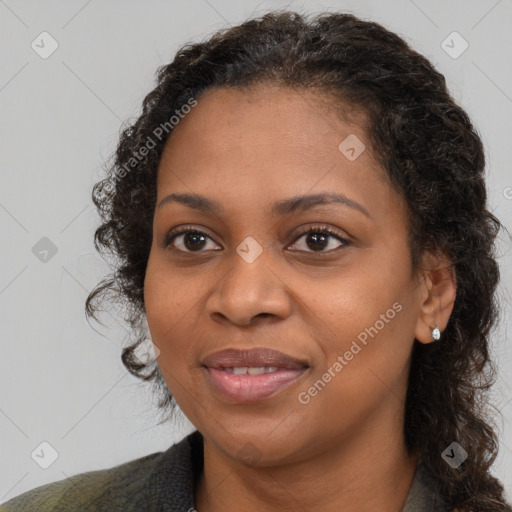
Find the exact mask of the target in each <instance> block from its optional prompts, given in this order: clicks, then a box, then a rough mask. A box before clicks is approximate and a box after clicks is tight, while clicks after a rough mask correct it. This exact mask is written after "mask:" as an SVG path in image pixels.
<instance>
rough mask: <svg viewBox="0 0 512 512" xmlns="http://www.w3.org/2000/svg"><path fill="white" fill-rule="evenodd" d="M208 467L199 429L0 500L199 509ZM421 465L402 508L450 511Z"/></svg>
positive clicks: (68, 506) (117, 510)
mask: <svg viewBox="0 0 512 512" xmlns="http://www.w3.org/2000/svg"><path fill="white" fill-rule="evenodd" d="M202 468H203V438H202V435H201V434H200V433H199V432H198V431H197V430H196V431H194V432H193V433H192V434H189V435H188V436H187V437H185V438H184V439H183V440H182V441H180V442H178V443H176V444H174V445H172V446H171V447H170V448H169V449H168V450H166V451H165V452H156V453H152V454H150V455H146V456H144V457H141V458H139V459H135V460H131V461H129V462H125V463H124V464H121V465H119V466H115V467H112V468H109V469H102V470H97V471H89V472H87V473H80V474H78V475H75V476H72V477H69V478H66V479H64V480H60V481H58V482H53V483H50V484H46V485H42V486H40V487H36V488H35V489H32V490H30V491H27V492H25V493H23V494H21V495H19V496H16V497H15V498H12V499H10V500H9V501H7V502H6V503H3V504H2V505H0V512H195V502H194V484H195V482H196V481H197V479H198V477H199V475H200V473H201V471H202ZM432 489H433V487H432V485H431V484H429V479H428V478H427V475H426V472H425V471H424V469H423V468H422V467H421V466H418V467H417V468H416V471H415V474H414V480H413V483H412V485H411V488H410V490H409V494H408V496H407V500H406V502H405V505H404V507H403V508H402V510H401V511H397V512H448V509H447V508H445V506H444V505H443V503H442V500H440V499H439V498H438V497H437V495H436V493H434V492H433V491H432Z"/></svg>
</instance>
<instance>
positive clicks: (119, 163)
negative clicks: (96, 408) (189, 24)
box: [86, 11, 512, 512]
mask: <svg viewBox="0 0 512 512" xmlns="http://www.w3.org/2000/svg"><path fill="white" fill-rule="evenodd" d="M156 76H157V85H156V87H155V88H154V89H153V90H152V91H151V92H150V93H149V94H148V95H147V96H146V97H145V98H144V100H143V105H142V107H143V108H142V112H141V114H140V116H139V117H138V118H137V119H136V120H135V121H134V122H133V123H132V124H130V125H129V126H123V128H122V130H121V135H120V141H119V144H118V146H117V149H116V151H115V153H114V154H113V155H112V157H111V159H110V161H109V162H108V163H107V165H106V166H105V171H106V177H105V178H104V179H102V180H101V181H99V182H98V183H96V184H95V186H94V188H93V192H92V199H93V202H94V204H95V205H96V207H97V209H98V212H99V215H100V217H101V222H102V223H101V224H100V226H99V227H98V228H97V230H96V232H95V236H94V243H95V247H96V249H97V250H98V251H99V252H100V253H101V254H103V255H106V254H107V253H110V254H111V255H112V256H114V263H113V265H112V272H111V273H110V274H109V275H108V276H106V277H105V278H104V279H103V280H102V281H101V282H100V283H99V284H98V285H97V286H96V288H95V289H94V290H93V291H92V292H91V293H90V294H89V296H88V297H87V301H86V315H87V317H88V318H89V317H93V318H95V319H96V320H97V321H99V320H98V317H97V313H98V312H99V311H100V309H101V304H102V303H113V302H115V303H117V304H118V305H121V306H122V307H123V308H124V319H125V321H126V322H127V323H129V324H130V327H131V329H130V335H129V336H130V337H132V336H133V338H134V339H132V340H130V341H131V343H130V344H129V346H126V347H125V348H123V351H122V356H121V358H122V361H123V364H124V365H125V366H126V368H127V369H128V371H129V372H130V373H132V374H133V375H135V376H137V377H139V378H141V379H143V380H145V381H148V382H152V383H153V384H155V385H156V387H157V388H158V390H159V391H160V392H162V396H161V398H160V401H159V403H158V409H162V410H165V411H167V412H169V411H170V413H171V416H172V412H173V411H174V408H175V406H176V403H175V401H174V399H173V397H172V396H171V395H170V393H169V390H168V389H167V386H166V385H165V382H164V379H163V378H162V374H161V373H160V370H159V368H158V365H157V364H156V363H155V362H153V363H145V362H144V361H142V360H141V359H140V358H139V357H138V356H137V353H136V351H137V349H138V347H139V346H140V344H141V343H143V342H144V340H145V339H146V338H147V337H148V332H147V324H146V323H145V320H146V318H145V306H144V290H143V288H144V277H145V271H146V266H147V262H148V257H149V252H150V247H151V242H152V221H153V214H154V208H155V202H156V176H157V168H158V164H159V161H160V157H161V154H162V151H163V148H164V145H165V143H166V140H167V139H168V137H169V135H170V134H171V133H172V130H173V129H174V126H175V124H174V123H177V122H178V121H179V118H181V117H182V116H183V115H185V113H186V112H187V110H186V109H185V107H184V106H185V105H191V104H192V103H191V102H193V101H197V99H199V98H200V96H201V94H202V93H203V92H205V91H206V90H208V89H211V88H213V87H222V86H226V87H238V88H243V87H245V86H251V85H255V84H265V83H273V84H280V85H282V86H284V87H290V88H294V89H295V90H297V91H300V90H304V91H305V90H308V89H309V90H311V89H314V90H316V91H319V92H324V93H325V94H327V95H329V97H331V98H332V97H334V98H335V99H337V100H338V102H339V103H338V105H339V107H340V111H341V109H342V108H343V106H347V105H348V106H350V107H354V108H359V109H360V110H362V111H364V112H366V113H367V114H368V115H367V126H365V128H366V130H367V132H368V134H369V137H370V142H371V144H372V147H373V149H374V150H375V153H376V155H377V157H378V158H379V159H380V163H381V165H382V167H383V168H384V169H385V170H386V172H387V175H388V176H389V179H390V183H391V184H392V186H393V187H395V188H396V190H397V191H398V192H399V193H400V194H401V195H402V196H403V197H404V198H405V200H406V204H407V207H408V222H409V227H410V229H409V232H410V237H409V244H410V248H411V258H412V262H413V268H415V269H416V268H418V265H419V264H420V263H419V262H420V256H421V254H422V253H423V251H426V250H431V251H434V252H436V251H437V252H442V253H444V254H446V255H447V256H448V257H449V258H450V260H451V262H452V267H453V270H454V272H455V275H456V280H457V297H456V301H455V305H454V308H453V312H452V314H451V317H450V321H449V323H448V326H447V328H446V330H445V332H444V333H443V337H442V341H440V342H437V343H430V344H421V343H419V342H418V341H417V340H415V341H414V346H413V351H412V362H411V368H410V374H409V382H408V390H407V396H406V408H405V424H404V436H405V440H406V443H407V447H408V449H409V451H410V453H418V454H420V462H422V463H423V464H424V465H425V466H426V468H427V470H428V473H429V474H430V475H431V476H432V479H433V480H432V482H433V484H434V486H435V487H436V488H437V491H438V492H439V493H440V494H441V496H442V498H443V499H444V500H445V502H446V504H447V506H448V507H449V509H450V510H458V511H465V512H466V511H467V512H469V511H473V512H484V511H489V512H491V511H511V510H512V508H511V507H510V506H509V505H508V504H507V503H506V502H505V498H504V495H503V494H504V490H503V486H502V485H501V484H500V482H499V481H498V480H497V479H496V478H494V477H493V476H492V475H491V474H490V472H489V469H490V467H491V465H492V464H493V462H494V460H495V458H496V456H497V452H498V446H499V445H498V438H497V434H496V433H495V431H494V428H493V426H492V425H493V419H492V415H494V414H497V413H498V411H497V409H496V408H493V409H492V411H491V410H490V409H489V408H488V404H487V398H486V393H487V392H488V389H489V388H490V386H491V385H492V384H494V381H495V374H496V368H495V366H494V365H493V363H492V361H491V360H490V356H489V335H490V332H491V329H492V328H493V327H494V324H495V323H496V321H497V317H498V311H499V310H498V304H497V301H496V297H495V292H496V287H497V284H498V281H499V268H498V265H497V262H496V259H495V257H496V256H495V238H496V236H497V234H498V233H499V230H500V228H501V227H502V225H501V223H500V222H499V220H498V219H497V218H495V217H494V216H493V215H492V214H491V213H490V212H489V211H488V210H487V207H486V201H487V197H486V188H485V183H484V167H485V159H484V151H483V146H482V142H481V140H480V138H479V136H478V134H477V131H476V130H475V128H474V127H473V125H472V123H471V121H470V119H469V117H468V115H467V114H466V113H465V112H464V110H462V108H461V107H459V106H458V105H457V104H456V103H455V102H454V100H453V99H452V97H451V96H450V94H449V92H448V90H447V87H446V82H445V78H444V77H443V75H442V74H440V73H439V72H438V71H436V70H435V69H434V67H433V66H432V64H431V63H430V62H429V61H428V60H427V59H426V58H425V57H423V56H422V55H420V54H418V53H417V52H415V51H414V50H412V49H411V48H410V46H409V45H408V44H407V43H406V42H405V41H404V40H403V39H401V38H400V37H399V36H398V35H396V34H394V33H392V32H389V31H388V30H386V29H385V28H384V27H382V26H381V25H379V24H377V23H374V22H368V21H363V20H361V19H359V18H357V17H355V16H353V15H349V14H342V13H333V14H326V13H324V14H321V15H317V16H315V17H314V18H309V19H308V17H307V16H306V15H304V14H298V13H296V12H289V11H273V12H269V13H267V14H265V15H263V16H261V17H259V18H255V19H250V20H247V21H246V22H244V23H242V24H241V25H239V26H234V27H230V28H227V29H223V30H220V31H218V32H216V33H215V34H214V35H213V36H211V37H210V38H208V39H206V40H205V41H203V42H201V43H196V44H186V45H184V46H183V47H182V48H181V49H180V50H179V51H178V52H177V54H176V55H175V57H174V60H173V61H172V62H171V63H170V64H167V65H163V66H161V67H160V68H158V70H157V73H156ZM189 110H190V109H189ZM173 118H175V120H174V121H172V119H173ZM170 120H171V121H170ZM144 147H145V148H146V149H145V150H143V149H142V148H144ZM454 441H456V442H457V443H459V444H460V445H461V446H462V447H465V448H466V450H467V451H468V452H470V453H469V457H468V458H467V459H466V460H465V461H464V462H463V463H462V464H461V465H460V466H459V467H458V468H457V469H453V468H452V467H451V466H449V465H448V464H447V463H446V462H445V460H443V458H442V456H441V454H442V453H443V451H444V450H445V449H446V447H447V446H448V445H450V444H451V443H452V442H454Z"/></svg>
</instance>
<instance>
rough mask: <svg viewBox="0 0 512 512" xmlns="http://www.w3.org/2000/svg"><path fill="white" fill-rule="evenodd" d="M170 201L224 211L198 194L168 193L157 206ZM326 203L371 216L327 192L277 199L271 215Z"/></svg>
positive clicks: (351, 201)
mask: <svg viewBox="0 0 512 512" xmlns="http://www.w3.org/2000/svg"><path fill="white" fill-rule="evenodd" d="M172 202H177V203H180V204H183V205H185V206H188V207H189V208H193V209H194V210H199V211H201V212H204V213H211V214H214V215H221V214H222V213H223V212H224V208H223V207H222V205H221V204H220V203H219V202H217V201H215V200H213V199H209V198H207V197H205V196H202V195H199V194H169V195H168V196H165V197H164V198H163V199H162V200H161V201H160V203H159V204H158V206H157V208H162V207H163V206H164V205H166V204H169V203H172ZM326 204H342V205H344V206H348V207H349V208H352V209H354V210H357V211H359V212H361V213H363V214H364V215H366V216H367V217H368V218H370V219H371V218H372V216H371V215H370V213H369V212H368V210H367V209H366V208H365V207H364V206H362V205H361V204H359V203H357V202H356V201H353V200H352V199H349V198H348V197H347V196H345V195H343V194H335V193H328V192H326V193H322V194H310V195H304V196H296V197H291V198H289V199H284V200H282V201H278V202H277V203H274V205H273V207H272V210H271V213H272V214H273V215H279V216H285V215H290V214H292V213H298V212H304V211H307V210H310V209H312V208H314V207H315V206H320V205H326Z"/></svg>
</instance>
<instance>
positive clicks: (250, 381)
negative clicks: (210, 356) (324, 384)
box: [206, 368, 307, 402]
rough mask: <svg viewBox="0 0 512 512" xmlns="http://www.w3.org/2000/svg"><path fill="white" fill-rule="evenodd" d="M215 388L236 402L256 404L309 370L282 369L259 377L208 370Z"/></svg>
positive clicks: (214, 369) (213, 369) (215, 369)
mask: <svg viewBox="0 0 512 512" xmlns="http://www.w3.org/2000/svg"><path fill="white" fill-rule="evenodd" d="M206 370H207V371H208V375H209V377H210V379H209V380H210V382H211V383H212V384H213V387H214V388H215V389H216V390H217V391H218V392H219V393H220V394H221V395H222V396H223V397H225V398H228V399H229V400H233V401H235V402H256V401H258V400H263V399H264V398H269V397H270V396H274V395H275V394H277V393H278V392H280V391H282V390H283V389H284V388H286V387H288V386H290V385H291V384H292V383H293V382H295V381H297V380H298V379H299V378H300V377H301V376H302V375H303V374H304V372H305V371H306V370H307V368H300V369H297V370H288V369H282V370H277V371H275V372H272V373H262V374H259V375H234V374H232V373H228V372H227V371H225V370H221V369H219V368H206Z"/></svg>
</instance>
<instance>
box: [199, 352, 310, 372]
mask: <svg viewBox="0 0 512 512" xmlns="http://www.w3.org/2000/svg"><path fill="white" fill-rule="evenodd" d="M201 362H202V364H203V366H207V367H209V368H239V367H244V366H254V367H261V366H274V367H277V368H287V369H298V368H305V367H307V366H308V364H307V363H306V362H305V361H302V360H300V359H297V358H295V357H292V356H289V355H287V354H284V353H283V352H279V351H278V350H273V349H270V348H252V349H242V350H240V349H236V348H226V349H224V350H220V351H218V352H214V353H213V354H209V355H207V356H206V357H204V358H203V360H202V361H201Z"/></svg>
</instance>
